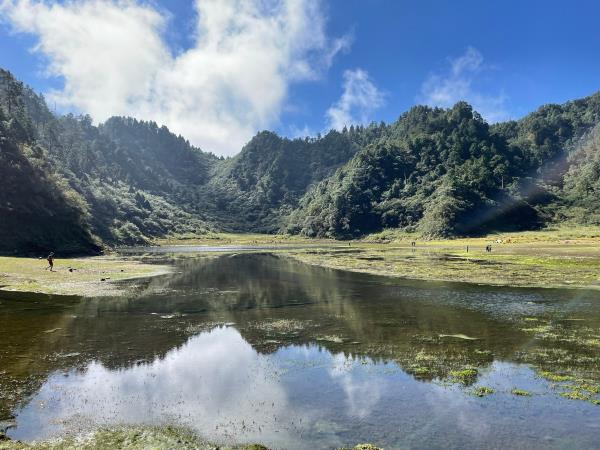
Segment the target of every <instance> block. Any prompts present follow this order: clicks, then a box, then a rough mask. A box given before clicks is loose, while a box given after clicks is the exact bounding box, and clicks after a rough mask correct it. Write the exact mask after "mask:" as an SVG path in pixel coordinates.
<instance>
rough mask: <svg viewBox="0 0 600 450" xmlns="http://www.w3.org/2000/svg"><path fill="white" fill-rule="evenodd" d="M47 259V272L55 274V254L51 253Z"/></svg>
mask: <svg viewBox="0 0 600 450" xmlns="http://www.w3.org/2000/svg"><path fill="white" fill-rule="evenodd" d="M46 259H47V260H48V267H46V269H45V270H48V269H50V272H54V252H50V254H49V255H48V257H47V258H46Z"/></svg>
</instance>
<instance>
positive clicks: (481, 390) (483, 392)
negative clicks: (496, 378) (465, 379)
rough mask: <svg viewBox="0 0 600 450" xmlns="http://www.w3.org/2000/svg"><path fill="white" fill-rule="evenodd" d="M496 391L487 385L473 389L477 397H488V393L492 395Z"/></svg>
mask: <svg viewBox="0 0 600 450" xmlns="http://www.w3.org/2000/svg"><path fill="white" fill-rule="evenodd" d="M494 392H496V391H495V390H494V389H492V388H491V387H487V386H478V387H476V388H475V389H473V391H472V393H473V395H475V396H477V397H487V396H488V395H491V394H493V393H494Z"/></svg>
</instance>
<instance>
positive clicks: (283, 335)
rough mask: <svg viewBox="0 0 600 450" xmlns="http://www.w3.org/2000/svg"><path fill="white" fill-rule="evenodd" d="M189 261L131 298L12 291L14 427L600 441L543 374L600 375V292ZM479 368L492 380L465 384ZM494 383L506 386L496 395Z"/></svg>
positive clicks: (536, 444)
mask: <svg viewBox="0 0 600 450" xmlns="http://www.w3.org/2000/svg"><path fill="white" fill-rule="evenodd" d="M175 264H176V265H177V268H178V271H177V273H176V274H172V275H169V276H165V277H161V278H157V279H152V280H149V281H147V282H144V283H143V284H142V285H141V286H140V287H139V288H138V291H137V293H136V294H135V295H132V296H131V297H130V298H125V299H124V298H107V299H95V300H89V299H87V300H82V299H77V298H64V297H63V298H57V297H54V298H47V297H43V296H31V295H26V296H23V295H21V296H19V295H8V294H0V321H1V323H2V324H3V325H4V324H6V327H2V330H0V338H1V339H2V342H3V343H5V345H4V348H3V351H2V353H0V363H1V367H2V369H0V370H2V371H3V372H4V373H3V376H2V377H1V379H0V403H3V404H5V405H7V406H8V407H9V409H10V410H12V411H13V413H14V414H15V415H16V421H17V427H15V428H13V429H10V430H9V436H11V437H12V438H17V439H37V438H45V437H51V436H56V435H59V434H61V433H64V432H77V431H79V430H86V429H88V428H92V427H95V426H98V425H101V426H104V425H106V426H109V425H115V424H165V423H169V424H177V425H184V426H187V427H190V428H192V429H194V430H196V431H198V432H199V433H200V434H201V435H202V436H205V437H207V438H208V439H212V440H215V441H226V442H231V441H236V442H262V443H264V444H266V445H270V446H272V447H274V448H298V449H301V448H309V447H310V448H336V447H341V446H343V445H349V444H352V443H356V442H362V441H369V442H374V443H376V444H379V445H381V446H384V447H386V448H388V449H390V448H405V447H409V448H436V447H437V448H439V447H443V448H481V447H486V448H505V447H511V448H558V447H563V448H564V447H568V448H595V447H597V446H598V444H599V441H598V438H597V435H598V431H600V430H599V426H600V425H599V424H600V406H597V405H594V404H593V403H591V402H590V401H574V400H569V399H566V398H564V397H562V396H561V395H560V391H557V390H556V388H555V386H553V384H552V383H550V382H549V381H547V380H546V379H544V378H542V377H540V376H538V373H539V372H542V371H551V372H552V373H560V374H569V375H572V376H573V377H583V378H585V379H586V380H589V381H586V383H588V384H589V383H593V382H598V381H600V376H599V373H600V370H599V366H600V361H599V358H600V356H599V350H600V349H599V348H598V347H595V338H596V337H597V334H598V333H599V328H600V327H599V325H600V295H599V294H598V293H595V292H586V291H577V290H572V291H569V290H560V291H559V290H540V289H537V290H534V289H511V288H493V287H489V286H487V287H486V286H469V285H461V284H444V283H426V282H409V281H399V280H392V279H387V278H380V277H373V276H368V275H361V274H354V273H348V272H340V271H332V270H326V269H321V268H316V267H310V266H306V265H303V264H301V263H297V262H294V261H291V260H288V259H285V258H280V257H276V256H272V255H261V254H241V255H224V256H220V257H216V258H206V257H205V258H193V257H185V258H181V259H176V260H175ZM465 368H468V369H470V370H474V373H475V376H473V377H469V378H467V379H460V380H458V381H457V380H456V379H454V378H453V375H452V374H453V373H455V372H456V371H460V370H464V369H465ZM588 384H586V385H588ZM478 386H485V387H489V388H492V389H493V390H494V391H495V392H494V393H493V394H492V395H489V396H486V397H484V398H479V397H477V396H475V395H473V392H474V390H475V389H476V388H477V387H478ZM514 388H518V389H521V390H525V391H527V392H530V393H531V394H533V395H531V396H527V397H520V396H515V395H513V394H511V391H512V390H513V389H514ZM5 414H6V412H5Z"/></svg>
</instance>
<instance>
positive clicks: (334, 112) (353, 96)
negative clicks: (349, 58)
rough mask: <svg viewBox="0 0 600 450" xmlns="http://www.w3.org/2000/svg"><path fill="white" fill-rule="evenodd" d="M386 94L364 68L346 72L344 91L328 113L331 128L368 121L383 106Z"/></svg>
mask: <svg viewBox="0 0 600 450" xmlns="http://www.w3.org/2000/svg"><path fill="white" fill-rule="evenodd" d="M383 104H384V94H383V93H382V92H381V91H380V90H379V89H378V88H377V86H375V84H373V82H372V81H371V79H370V78H369V74H368V73H367V72H366V71H364V70H362V69H355V70H347V71H345V72H344V92H343V93H342V96H341V97H340V99H339V100H338V101H337V102H336V103H334V104H333V105H332V106H331V107H330V108H329V109H328V110H327V113H326V116H327V119H328V123H329V128H335V129H338V130H339V129H341V128H343V127H344V126H345V125H351V124H353V123H366V122H368V121H369V120H370V118H371V114H372V113H373V111H375V110H376V109H377V108H379V107H381V106H383Z"/></svg>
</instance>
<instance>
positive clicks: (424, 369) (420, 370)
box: [412, 367, 430, 375]
mask: <svg viewBox="0 0 600 450" xmlns="http://www.w3.org/2000/svg"><path fill="white" fill-rule="evenodd" d="M412 371H413V373H414V374H415V375H428V374H429V373H430V370H429V368H428V367H415V368H414V369H413V370H412Z"/></svg>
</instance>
